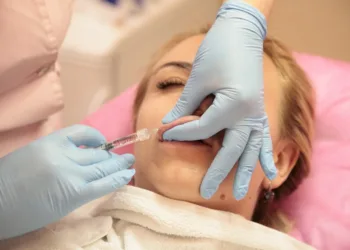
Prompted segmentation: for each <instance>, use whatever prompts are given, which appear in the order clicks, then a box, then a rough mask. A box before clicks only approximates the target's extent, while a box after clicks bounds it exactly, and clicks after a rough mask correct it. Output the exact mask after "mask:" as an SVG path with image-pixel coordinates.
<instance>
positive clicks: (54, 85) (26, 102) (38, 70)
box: [0, 0, 72, 157]
mask: <svg viewBox="0 0 350 250" xmlns="http://www.w3.org/2000/svg"><path fill="white" fill-rule="evenodd" d="M71 4H72V0H1V1H0V37H1V39H0V55H1V56H0V121H1V122H0V145H1V147H0V157H1V156H3V155H5V154H7V153H9V152H11V151H13V150H15V149H17V148H19V147H21V146H23V145H25V144H27V143H29V142H30V141H32V140H34V139H36V138H38V137H40V136H43V135H46V134H48V133H50V132H52V131H53V130H56V129H57V128H59V127H60V120H61V119H60V111H61V110H62V109H63V94H62V89H61V84H60V77H59V74H60V69H59V66H58V65H57V63H56V60H57V55H58V49H59V47H60V45H61V44H62V42H63V39H64V36H65V34H66V30H67V27H68V24H69V21H70V16H71V8H72V5H71Z"/></svg>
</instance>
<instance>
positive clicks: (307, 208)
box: [83, 53, 350, 250]
mask: <svg viewBox="0 0 350 250" xmlns="http://www.w3.org/2000/svg"><path fill="white" fill-rule="evenodd" d="M295 56H296V58H297V60H298V62H299V63H300V65H301V66H302V67H303V68H304V70H305V71H306V72H307V74H308V75H309V77H310V79H311V80H312V82H313V84H314V86H315V89H316V94H317V105H316V138H315V141H314V155H313V158H312V171H311V175H310V178H309V179H307V180H306V181H305V182H304V183H303V184H302V185H301V187H300V188H299V189H298V190H297V192H295V194H293V195H292V196H291V197H290V198H289V199H288V201H286V202H285V204H283V208H284V209H285V210H286V211H287V212H288V213H289V214H290V215H291V217H292V219H293V220H294V221H295V222H296V228H295V230H294V232H292V235H294V236H295V237H296V238H298V239H300V240H302V241H305V242H307V243H309V244H311V245H313V246H315V247H316V248H317V249H320V250H326V249H327V250H328V249H335V250H338V249H339V250H341V249H350V237H349V235H350V234H349V232H350V181H349V180H350V115H349V114H350V113H349V112H350V64H348V63H344V62H338V61H333V60H329V59H324V58H321V57H315V56H309V55H304V54H298V53H296V54H295ZM135 89H136V86H133V87H132V88H130V89H128V90H127V91H126V92H125V93H123V94H122V95H121V96H119V97H116V98H115V99H114V100H112V101H111V102H109V103H107V104H106V105H105V106H103V107H102V108H101V109H100V110H98V111H97V112H96V113H94V114H93V115H91V116H89V117H88V118H87V119H86V120H85V121H84V122H83V123H85V124H88V125H90V126H93V127H95V128H97V129H98V130H100V131H101V132H102V133H103V134H105V136H106V137H107V139H109V140H111V139H114V138H117V137H119V136H123V135H126V134H128V133H130V132H132V127H131V125H132V117H131V110H132V102H133V97H134V96H135ZM125 152H132V147H129V148H126V149H124V150H122V151H119V152H118V153H125Z"/></svg>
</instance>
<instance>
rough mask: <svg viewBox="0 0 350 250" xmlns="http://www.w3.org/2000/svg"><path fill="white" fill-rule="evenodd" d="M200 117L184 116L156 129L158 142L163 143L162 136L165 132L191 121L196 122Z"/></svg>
mask: <svg viewBox="0 0 350 250" xmlns="http://www.w3.org/2000/svg"><path fill="white" fill-rule="evenodd" d="M199 118H200V117H199V116H196V115H191V116H185V117H182V118H180V119H178V120H176V121H173V122H171V123H168V124H165V125H163V126H162V127H160V128H159V129H158V139H159V140H160V141H163V134H164V133H165V131H168V130H169V129H172V128H173V127H176V126H178V125H181V124H184V123H187V122H191V121H195V120H198V119H199Z"/></svg>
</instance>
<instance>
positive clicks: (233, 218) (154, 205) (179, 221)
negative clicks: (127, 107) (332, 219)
mask: <svg viewBox="0 0 350 250" xmlns="http://www.w3.org/2000/svg"><path fill="white" fill-rule="evenodd" d="M94 216H95V217H93V218H85V219H83V218H78V219H76V220H73V221H70V222H67V220H66V221H65V222H64V223H61V224H58V225H56V226H55V227H54V228H51V230H50V232H46V233H44V234H41V235H40V237H36V239H37V240H36V243H37V244H36V245H35V247H34V245H33V247H34V248H23V245H22V248H6V249H16V250H17V249H21V250H22V249H46V250H54V249H55V250H56V249H60V250H61V249H62V250H63V249H69V250H70V249H79V250H80V249H85V250H119V249H123V250H146V249H147V250H158V249H159V250H175V249H179V250H180V249H193V250H195V249H198V250H205V249H220V250H226V249H230V250H231V249H241V250H245V249H268V250H274V249H276V250H281V249H283V250H297V249H298V250H309V249H310V250H311V249H314V248H312V247H310V246H307V245H306V244H304V243H302V242H299V241H297V240H295V239H294V238H292V237H290V236H288V235H286V234H284V233H281V232H278V231H276V230H273V229H270V228H267V227H264V226H262V225H259V224H257V223H254V222H251V221H248V220H246V219H244V218H243V217H241V216H239V215H235V214H232V213H228V212H222V211H217V210H212V209H207V208H204V207H201V206H197V205H194V204H191V203H188V202H182V201H176V200H172V199H168V198H165V197H163V196H160V195H158V194H155V193H152V192H150V191H147V190H144V189H140V188H136V187H132V186H126V187H124V188H122V189H120V190H118V191H117V192H115V194H114V195H113V196H112V197H111V198H110V199H109V200H108V201H107V202H105V203H103V204H102V205H101V206H99V208H98V209H97V210H96V211H95V212H94ZM55 235H56V237H54V236H55ZM49 242H53V243H54V246H53V247H48V246H49V245H50V244H49ZM60 242H61V243H62V244H61V245H60V244H59V243H60ZM0 246H1V245H0ZM43 246H45V247H43ZM0 249H3V248H1V247H0Z"/></svg>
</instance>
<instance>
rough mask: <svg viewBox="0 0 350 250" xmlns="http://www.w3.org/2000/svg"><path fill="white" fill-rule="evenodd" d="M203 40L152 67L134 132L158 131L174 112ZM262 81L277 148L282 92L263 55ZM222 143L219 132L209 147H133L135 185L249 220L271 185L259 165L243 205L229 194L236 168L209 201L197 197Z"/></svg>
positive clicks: (148, 144)
mask: <svg viewBox="0 0 350 250" xmlns="http://www.w3.org/2000/svg"><path fill="white" fill-rule="evenodd" d="M203 38H204V36H203V35H197V36H193V37H190V38H188V39H186V40H184V41H182V42H181V43H179V44H178V45H176V46H175V47H173V48H172V49H171V50H170V51H168V52H167V53H166V54H165V55H164V56H163V57H162V58H161V59H160V60H159V61H158V63H157V64H156V65H155V66H154V68H153V73H152V75H151V77H150V80H149V82H148V86H147V90H146V94H145V98H144V100H143V103H142V104H141V106H140V109H139V112H138V115H137V118H136V119H137V120H136V129H137V130H139V129H142V128H151V129H152V128H159V127H161V126H162V122H161V121H162V119H163V117H164V116H165V115H166V114H167V113H168V112H169V111H170V110H171V109H172V108H173V107H174V105H175V103H176V101H177V100H178V98H179V97H180V94H181V92H182V91H183V87H184V85H185V84H186V81H187V79H188V77H189V74H190V71H191V65H192V62H193V61H194V58H195V55H196V52H197V50H198V47H199V46H200V44H201V42H202V40H203ZM264 81H265V108H266V111H267V114H268V118H269V124H270V130H271V131H270V132H271V135H272V138H273V142H274V144H275V143H276V141H278V130H279V128H278V113H279V110H278V107H279V103H280V97H281V93H280V87H279V86H278V74H277V71H276V68H275V66H274V65H273V63H272V61H271V60H270V59H269V58H268V57H266V56H265V58H264ZM197 84H201V83H200V82H198V83H197ZM212 98H213V97H211V96H210V97H207V99H205V100H204V101H203V102H202V104H201V106H200V107H199V109H198V110H196V111H195V113H194V115H197V116H201V115H202V113H203V112H204V111H205V110H206V109H207V108H208V107H209V106H210V104H211V102H212ZM227 115H230V114H227ZM222 139H223V132H220V133H218V134H217V135H215V136H213V137H212V138H210V139H209V140H208V142H209V145H208V144H205V143H200V142H174V141H171V142H168V141H163V142H162V141H159V140H158V138H157V137H156V136H154V137H153V138H151V140H149V141H146V142H142V143H138V144H136V145H135V156H136V163H135V169H136V175H135V185H136V186H138V187H141V188H144V189H148V190H151V191H153V192H156V193H159V194H161V195H164V196H166V197H169V198H172V199H178V200H184V201H188V202H192V203H196V204H198V205H202V206H205V207H209V208H213V209H217V210H224V211H230V212H234V213H237V214H241V215H243V216H245V217H246V218H248V219H250V218H251V216H252V213H253V210H254V207H255V203H256V201H257V199H258V196H259V194H260V193H261V191H262V189H266V188H268V185H269V182H268V181H267V179H266V178H265V175H264V173H263V171H262V169H261V167H260V164H258V165H257V167H256V169H255V171H254V172H253V176H252V180H251V184H250V187H249V191H248V194H247V196H246V197H245V198H244V199H243V200H240V201H236V200H235V199H234V197H233V194H232V187H233V180H234V175H235V173H236V169H237V166H235V167H234V168H233V169H232V171H231V172H230V173H229V175H228V176H227V178H226V179H225V180H224V181H223V183H222V184H221V185H220V188H219V190H218V192H217V193H216V194H215V195H214V196H213V197H212V199H210V200H205V199H203V198H201V196H200V194H199V187H200V184H201V182H202V179H203V177H204V175H205V173H206V172H207V170H208V168H209V166H210V164H211V163H212V161H213V159H214V158H215V156H216V154H217V152H218V150H219V149H220V147H221V143H222Z"/></svg>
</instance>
